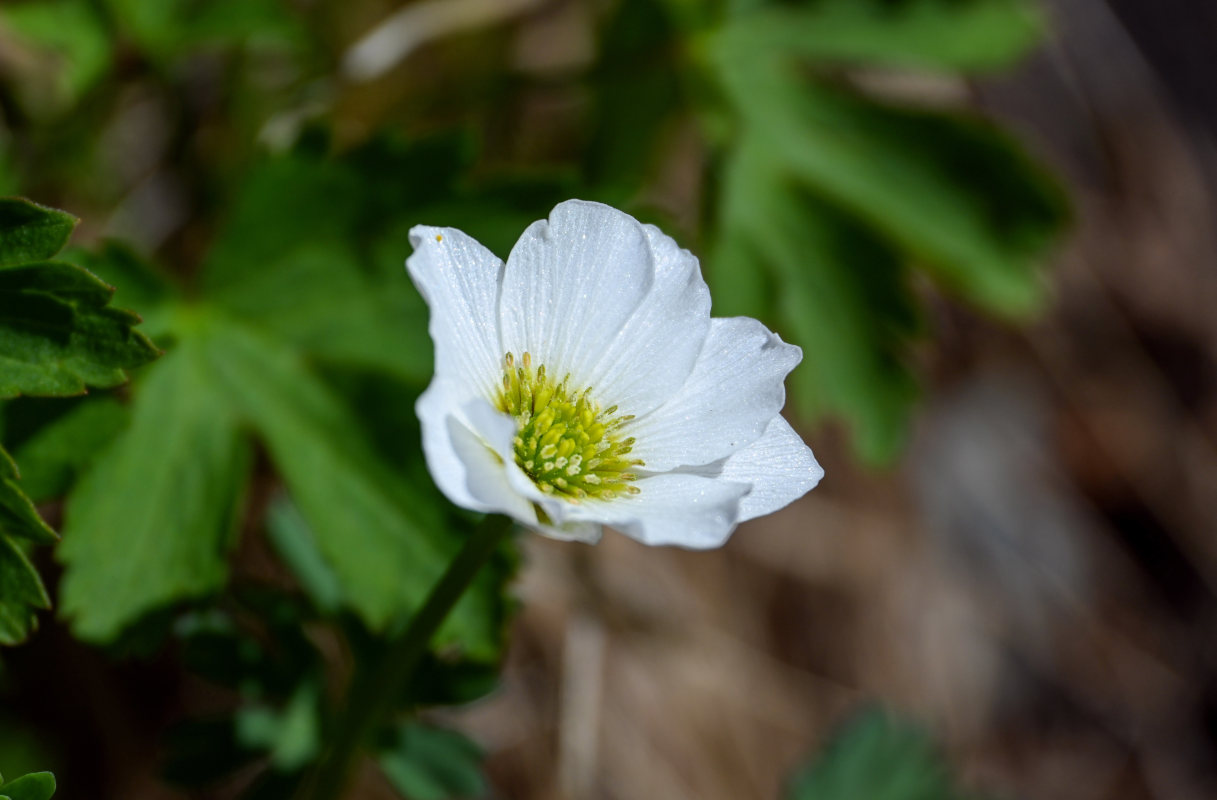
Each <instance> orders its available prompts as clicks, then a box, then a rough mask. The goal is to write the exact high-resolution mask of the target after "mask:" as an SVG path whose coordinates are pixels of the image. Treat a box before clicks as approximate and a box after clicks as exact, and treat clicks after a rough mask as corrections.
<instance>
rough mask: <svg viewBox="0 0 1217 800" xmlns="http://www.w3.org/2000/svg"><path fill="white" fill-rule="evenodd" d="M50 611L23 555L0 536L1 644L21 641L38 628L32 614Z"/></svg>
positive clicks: (39, 580) (40, 586)
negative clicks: (41, 610)
mask: <svg viewBox="0 0 1217 800" xmlns="http://www.w3.org/2000/svg"><path fill="white" fill-rule="evenodd" d="M50 607H51V600H50V598H49V597H47V593H46V589H44V588H43V586H42V580H41V579H40V578H39V577H38V573H37V571H35V570H34V567H33V566H32V565H31V564H30V562H29V559H27V558H26V556H25V553H24V552H23V551H22V550H21V548H19V547H18V546H17V545H16V543H15V542H13V541H12V540H11V539H9V538H8V537H7V536H4V535H0V644H3V645H14V644H18V643H20V642H22V641H24V640H25V638H26V637H27V636H29V635H30V633H32V632H33V630H34V629H35V628H36V627H37V618H36V617H35V612H36V611H37V610H39V609H47V608H50Z"/></svg>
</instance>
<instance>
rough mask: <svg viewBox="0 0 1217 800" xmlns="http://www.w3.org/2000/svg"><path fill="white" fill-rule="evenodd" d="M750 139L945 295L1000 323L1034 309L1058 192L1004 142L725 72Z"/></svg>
mask: <svg viewBox="0 0 1217 800" xmlns="http://www.w3.org/2000/svg"><path fill="white" fill-rule="evenodd" d="M723 75H724V85H725V86H727V87H728V88H729V92H730V94H731V97H732V101H733V102H734V103H735V105H736V107H737V108H738V109H739V111H740V113H741V114H742V116H743V118H744V120H745V128H746V130H747V132H748V135H750V136H754V137H756V140H757V141H758V142H760V143H762V144H763V146H764V147H765V148H766V149H767V150H768V151H769V152H770V153H771V154H772V156H773V158H774V159H775V160H776V161H778V162H779V163H780V164H781V165H782V168H783V171H784V172H786V173H788V174H789V175H790V177H791V178H792V179H794V180H796V181H798V182H800V183H801V184H803V185H805V186H807V187H809V188H811V189H814V190H815V191H816V192H817V193H820V194H822V195H823V196H824V197H825V199H827V200H829V201H830V202H833V203H835V204H839V205H840V206H841V207H842V208H844V209H846V210H848V211H849V212H850V213H852V214H855V215H857V217H858V218H859V219H861V220H862V221H864V222H865V223H866V224H867V225H868V226H870V227H872V228H873V229H874V230H875V231H877V232H878V233H880V234H881V235H882V236H884V237H885V238H887V239H889V240H890V241H891V243H892V244H893V245H894V246H896V247H898V248H900V249H901V250H902V251H904V253H906V254H907V256H908V257H911V258H912V259H915V260H916V261H917V262H919V263H920V264H922V265H924V267H925V268H926V269H927V270H928V271H930V272H931V273H932V274H933V275H934V276H935V277H936V278H937V279H938V280H940V281H941V282H942V283H943V284H944V285H945V286H947V287H949V288H951V289H953V290H955V291H956V292H958V293H960V294H962V295H964V296H965V297H966V298H967V299H969V300H971V301H973V302H975V303H977V304H979V305H981V306H983V307H985V308H987V309H989V310H991V311H994V312H997V313H1001V314H1007V315H1021V314H1025V313H1027V312H1029V311H1031V310H1032V309H1034V308H1035V307H1036V306H1037V305H1038V303H1039V302H1040V300H1041V299H1042V298H1041V295H1042V291H1041V290H1042V285H1041V280H1040V275H1039V270H1038V267H1039V266H1040V264H1041V261H1042V259H1043V258H1044V257H1045V254H1046V251H1047V249H1048V246H1049V245H1050V244H1052V242H1053V241H1054V240H1055V238H1056V236H1057V234H1058V233H1059V232H1060V230H1061V228H1062V226H1063V224H1064V221H1065V216H1066V212H1065V204H1064V200H1063V196H1062V194H1061V192H1060V189H1059V187H1057V185H1056V184H1055V183H1054V182H1053V181H1051V180H1050V179H1049V178H1048V177H1047V175H1046V174H1045V173H1044V172H1043V171H1042V170H1041V169H1040V168H1039V167H1038V166H1036V165H1035V164H1033V163H1032V162H1031V160H1030V159H1029V158H1028V157H1027V156H1026V155H1025V154H1024V153H1023V152H1022V150H1021V149H1020V148H1019V147H1018V146H1017V145H1016V144H1015V143H1014V142H1013V141H1011V140H1010V139H1009V138H1008V137H1006V136H1004V135H1002V134H1001V133H999V132H998V131H997V130H996V129H994V128H993V127H991V126H989V125H986V124H984V123H981V122H979V121H976V120H971V119H965V118H963V117H961V116H957V115H950V114H943V113H938V112H929V111H913V110H908V109H899V108H895V107H888V106H883V105H879V104H877V103H873V102H870V101H867V100H865V99H862V98H859V97H855V96H851V95H848V94H846V93H844V92H841V91H838V90H835V89H830V88H827V87H824V86H819V85H813V84H810V83H808V82H806V81H801V80H798V78H797V76H796V75H795V74H794V73H793V72H790V73H788V72H787V71H785V70H783V69H780V68H777V67H774V66H773V65H768V66H766V65H764V63H763V62H756V63H751V64H744V63H742V62H739V61H731V62H729V63H726V64H725V65H724V69H723Z"/></svg>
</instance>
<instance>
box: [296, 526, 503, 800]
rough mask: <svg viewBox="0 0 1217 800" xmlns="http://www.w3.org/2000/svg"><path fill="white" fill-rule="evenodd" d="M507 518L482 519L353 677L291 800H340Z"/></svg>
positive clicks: (495, 543)
mask: <svg viewBox="0 0 1217 800" xmlns="http://www.w3.org/2000/svg"><path fill="white" fill-rule="evenodd" d="M511 526H512V521H511V519H510V518H509V517H504V516H500V515H497V514H492V515H490V516H488V517H486V519H485V520H483V521H482V523H481V524H480V525H478V527H477V528H476V529H474V531H473V533H472V534H471V535H470V536H469V538H468V539H467V540H465V544H464V545H463V546H462V547H461V551H460V552H459V553H457V555H456V558H455V559H453V561H452V563H451V564H449V565H448V569H447V570H446V571H445V572H444V574H443V577H441V578H440V579H439V583H437V584H435V586H434V588H432V589H431V594H429V595H428V596H427V599H426V601H425V602H424V603H423V606H422V608H420V609H419V610H418V613H416V614H415V615H414V617H413V618H412V619H411V620H410V623H409V625H407V626H406V629H405V630H404V631H402V633H401V635H400V636H398V637H397V638H396V639H394V640H393V641H392V642H391V643H390V645H389V649H388V651H386V652H385V653H384V655H383V656H382V657H381V659H380V660H379V661H378V663H377V664H376V665H375V666H374V667H373V668H372V669H371V670H368V671H366V672H363V673H361V672H358V671H357V672H356V674H355V677H353V678H352V680H351V688H350V691H349V694H348V697H347V699H346V703H345V707H344V711H343V713H342V714H341V716H340V717H339V719H338V722H337V725H336V726H335V728H334V736H333V739H332V740H331V743H330V745H329V746H328V747H327V748H326V750H325V751H323V752H322V755H321V758H320V759H319V760H318V761H317V762H316V764H315V765H314V767H313V768H312V769H311V770H309V772H308V773H307V774H306V775H305V776H304V779H303V780H302V782H301V784H300V787H299V791H298V792H297V793H296V797H297V798H299V799H300V800H309V798H311V799H312V800H339V798H341V797H342V792H343V791H344V790H345V789H346V786H347V783H348V781H349V780H350V777H351V773H352V772H353V771H354V769H355V766H356V765H357V763H358V760H359V756H360V752H361V748H362V746H363V745H364V743H365V742H366V741H367V739H368V737H369V736H371V735H372V734H373V733H375V732H376V730H377V729H378V728H379V727H380V726H381V724H382V723H383V722H384V721H385V717H386V715H388V714H389V713H391V712H392V710H393V700H394V699H395V698H397V697H400V696H401V695H402V693H403V692H404V691H405V688H406V686H407V685H408V684H409V682H410V679H411V677H413V675H414V670H415V669H416V668H417V667H418V664H419V662H420V661H421V660H422V658H423V656H424V655H425V654H426V652H427V645H428V644H430V642H431V638H432V637H433V636H435V632H436V631H437V630H439V627H440V625H441V624H442V623H443V621H444V619H445V618H446V617H447V616H448V613H449V612H451V611H452V608H453V607H454V606H455V605H456V604H457V601H459V600H460V599H461V597H462V596H463V595H464V594H465V590H466V589H468V588H469V586H470V584H472V583H473V579H474V578H475V577H477V574H478V572H480V571H481V569H482V566H483V565H485V563H486V561H487V560H488V559H489V558H490V556H491V555H492V554H493V553H494V551H495V549H496V548H497V547H498V545H499V542H500V541H502V539H503V537H504V536H505V535H506V534H507V532H508V531H510V530H511Z"/></svg>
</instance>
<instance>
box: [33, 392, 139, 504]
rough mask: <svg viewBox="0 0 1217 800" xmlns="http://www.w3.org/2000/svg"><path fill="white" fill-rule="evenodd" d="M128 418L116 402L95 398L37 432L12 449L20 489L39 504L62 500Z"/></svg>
mask: <svg viewBox="0 0 1217 800" xmlns="http://www.w3.org/2000/svg"><path fill="white" fill-rule="evenodd" d="M129 418H130V413H129V411H128V409H127V407H126V406H125V405H123V404H122V403H120V402H119V401H118V399H117V398H114V397H98V398H96V399H92V398H90V399H88V400H86V401H84V402H81V403H80V404H79V405H77V406H76V407H74V408H73V409H72V410H70V411H68V412H67V413H65V414H63V415H62V416H60V417H59V418H57V419H55V420H54V421H52V422H50V423H48V424H46V425H45V426H43V427H41V428H39V429H38V430H37V431H36V432H35V433H34V434H33V435H32V436H30V437H29V438H28V439H26V440H24V441H23V442H22V443H21V444H20V445H19V446H18V447H17V448H16V454H17V458H19V459H20V461H21V488H22V489H23V490H24V491H25V493H26V494H28V495H29V496H30V497H31V498H33V499H34V500H35V501H39V502H41V501H45V500H50V499H52V498H56V497H62V496H64V495H65V494H67V492H68V490H69V489H70V488H71V487H72V484H73V483H75V482H76V479H77V478H78V477H79V476H80V474H81V473H82V472H83V471H84V470H85V468H86V467H88V466H89V465H90V464H91V463H93V459H95V458H96V457H97V454H98V453H99V452H101V451H102V450H103V449H104V448H105V447H106V445H108V444H109V443H110V442H111V441H113V440H114V438H115V437H116V436H118V435H119V433H121V432H122V430H123V428H124V427H126V425H127V421H128V419H129Z"/></svg>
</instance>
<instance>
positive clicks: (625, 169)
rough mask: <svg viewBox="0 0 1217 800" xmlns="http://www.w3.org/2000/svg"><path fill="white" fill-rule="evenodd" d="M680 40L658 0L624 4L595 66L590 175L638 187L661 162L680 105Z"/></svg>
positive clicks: (599, 182) (601, 183)
mask: <svg viewBox="0 0 1217 800" xmlns="http://www.w3.org/2000/svg"><path fill="white" fill-rule="evenodd" d="M679 45H680V40H679V38H678V37H677V35H676V31H674V30H673V28H672V25H671V23H670V22H669V19H668V15H667V14H666V13H665V11H664V9H663V8H662V6H661V5H660V4H658V3H656V2H653V0H625V2H622V3H620V4H619V5H618V7H617V10H616V12H615V14H614V16H613V18H612V20H611V21H610V22H609V24H608V27H607V28H606V30H605V32H604V34H603V35H602V36H601V39H600V59H599V61H598V62H597V64H596V66H595V68H594V69H593V70H592V74H591V76H590V78H591V88H592V91H593V92H594V97H595V105H594V115H593V121H592V135H591V141H590V142H589V144H588V147H587V151H586V152H587V154H586V157H585V171H586V174H587V178H588V181H589V182H590V183H592V184H593V185H596V186H597V187H598V189H600V190H601V191H603V190H604V189H605V188H606V187H609V186H619V187H620V189H621V191H623V192H625V193H631V192H634V191H636V190H637V187H638V184H639V182H640V180H641V179H642V178H644V177H646V176H647V175H648V173H649V171H650V170H651V169H652V168H653V167H654V166H655V164H654V161H655V154H656V146H657V145H658V144H659V143H660V134H661V133H662V132H663V129H664V126H665V125H666V124H667V123H668V122H669V121H670V120H671V119H672V118H673V112H675V111H677V110H679V109H680V102H679V101H680V74H679V70H678V64H677V59H676V56H677V54H678V52H679Z"/></svg>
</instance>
